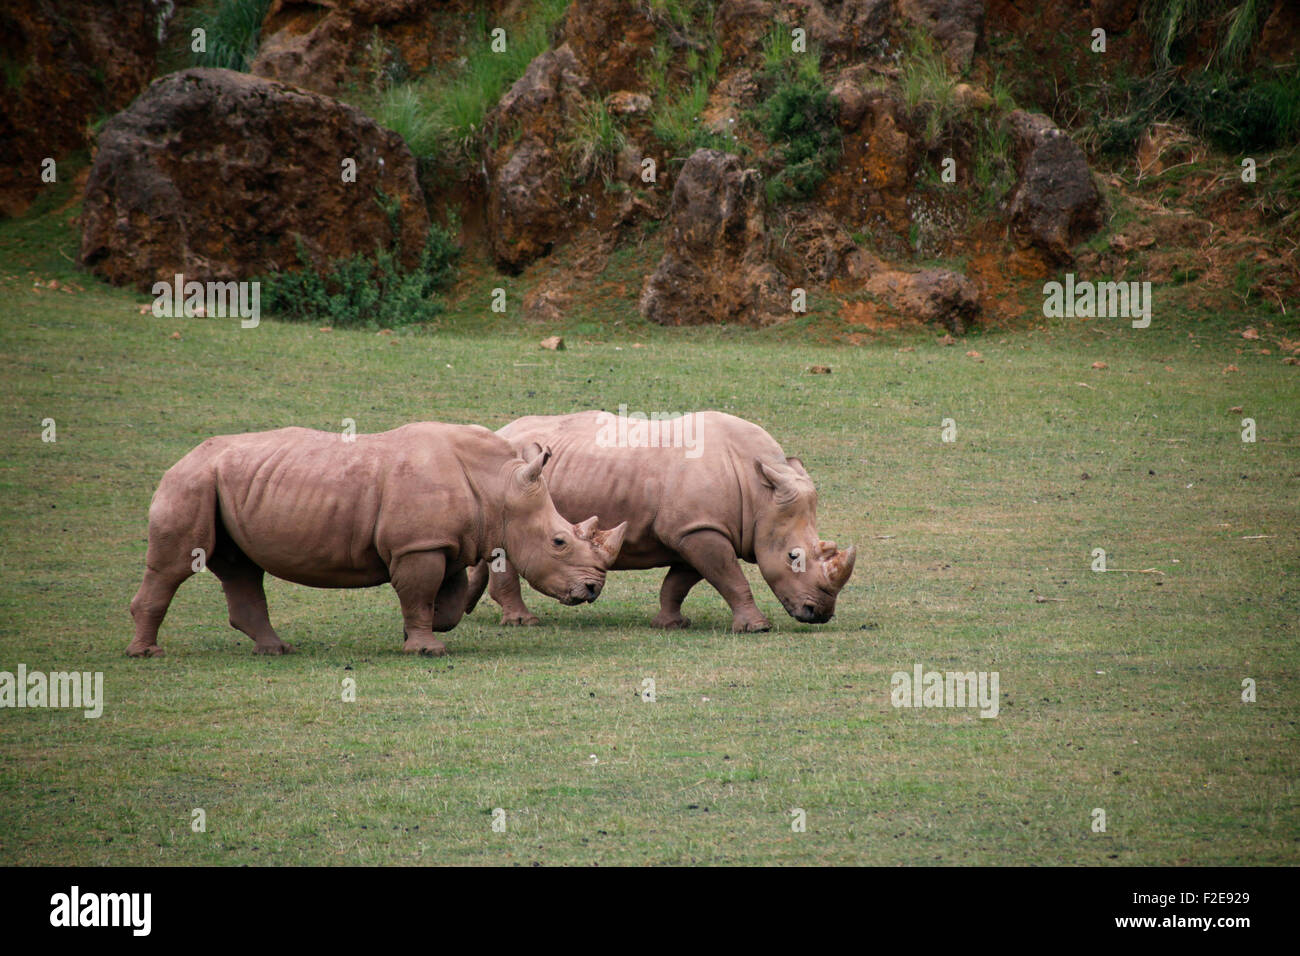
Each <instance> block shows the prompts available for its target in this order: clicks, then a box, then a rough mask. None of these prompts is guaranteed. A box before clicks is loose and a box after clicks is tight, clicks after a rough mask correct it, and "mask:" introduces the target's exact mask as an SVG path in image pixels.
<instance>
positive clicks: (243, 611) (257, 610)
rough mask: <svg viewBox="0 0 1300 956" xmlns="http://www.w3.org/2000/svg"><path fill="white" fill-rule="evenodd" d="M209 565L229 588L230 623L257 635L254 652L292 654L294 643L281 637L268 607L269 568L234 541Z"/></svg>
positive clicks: (248, 633) (227, 590)
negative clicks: (264, 581)
mask: <svg viewBox="0 0 1300 956" xmlns="http://www.w3.org/2000/svg"><path fill="white" fill-rule="evenodd" d="M228 552H234V553H233V554H232V553H228ZM208 567H209V568H210V569H211V571H212V573H213V574H215V575H216V576H217V579H218V580H220V581H221V589H222V590H223V591H225V592H226V607H227V608H228V609H229V611H230V626H231V627H233V628H235V629H236V630H239V631H243V632H244V633H245V634H247V635H248V636H249V637H251V638H252V639H253V653H254V654H270V655H278V654H292V653H293V647H292V646H291V645H289V644H286V643H285V642H284V641H282V640H280V635H279V634H276V633H275V628H273V627H272V626H271V617H270V615H269V614H268V613H267V609H266V590H265V589H264V588H263V587H262V579H263V577H264V576H265V572H264V571H263V570H262V569H261V568H259V567H258V566H257V565H256V564H254V563H253V562H252V561H250V560H249V559H248V558H247V557H245V556H244V554H243V552H241V551H239V549H238V548H236V547H235V545H234V543H233V542H232V543H230V544H229V545H226V546H223V547H219V548H218V551H217V553H216V554H215V555H213V556H212V559H211V560H210V561H209V562H208Z"/></svg>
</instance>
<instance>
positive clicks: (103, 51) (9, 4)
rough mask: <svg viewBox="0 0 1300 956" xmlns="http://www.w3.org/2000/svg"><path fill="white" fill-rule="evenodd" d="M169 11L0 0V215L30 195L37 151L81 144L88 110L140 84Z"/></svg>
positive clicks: (120, 102) (130, 3) (147, 0)
mask: <svg viewBox="0 0 1300 956" xmlns="http://www.w3.org/2000/svg"><path fill="white" fill-rule="evenodd" d="M171 9H172V7H171V4H164V3H159V2H154V0H61V2H59V3H51V2H49V0H5V3H4V4H3V6H2V7H0V57H3V59H4V61H5V63H6V64H8V75H7V76H6V77H5V79H4V81H3V86H4V93H3V96H0V156H3V157H4V160H3V162H0V217H3V216H14V215H18V214H19V213H21V212H22V211H23V210H24V209H26V208H27V206H28V205H29V204H30V203H31V201H32V199H34V198H35V196H36V194H37V193H38V192H39V191H40V190H41V188H42V185H43V183H42V180H41V172H42V167H41V164H42V162H43V161H44V160H45V159H46V158H51V159H55V160H59V159H62V158H63V157H64V156H66V155H67V154H69V153H71V152H75V151H76V150H79V149H84V148H85V147H86V146H87V144H88V141H89V137H88V134H87V125H88V124H89V123H90V122H91V121H92V120H94V119H95V117H96V115H97V114H99V113H100V112H101V111H108V112H116V111H117V110H120V109H121V108H122V107H124V106H125V105H126V104H127V103H129V102H131V100H132V98H134V97H135V96H136V94H138V93H139V92H140V91H141V90H143V89H144V88H145V86H147V85H148V83H149V77H150V76H151V75H152V74H153V68H154V60H155V58H156V57H157V53H158V43H159V39H160V37H161V36H162V34H163V30H164V28H165V27H166V24H167V19H168V15H169V14H170V13H171Z"/></svg>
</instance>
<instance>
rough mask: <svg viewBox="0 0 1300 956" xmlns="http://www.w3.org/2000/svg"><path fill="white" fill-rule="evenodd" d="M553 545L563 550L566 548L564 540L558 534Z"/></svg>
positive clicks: (552, 542) (553, 539)
mask: <svg viewBox="0 0 1300 956" xmlns="http://www.w3.org/2000/svg"><path fill="white" fill-rule="evenodd" d="M551 544H553V545H555V546H556V547H557V548H562V547H564V539H563V538H561V537H560V536H559V535H558V534H557V535H556V536H555V537H554V538H552V539H551Z"/></svg>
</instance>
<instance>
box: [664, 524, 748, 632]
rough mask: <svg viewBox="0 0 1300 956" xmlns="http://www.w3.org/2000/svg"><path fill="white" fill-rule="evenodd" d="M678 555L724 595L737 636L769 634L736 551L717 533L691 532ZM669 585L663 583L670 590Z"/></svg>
mask: <svg viewBox="0 0 1300 956" xmlns="http://www.w3.org/2000/svg"><path fill="white" fill-rule="evenodd" d="M677 551H678V553H679V554H680V555H681V556H682V557H684V558H685V559H686V560H687V561H689V562H690V564H691V566H692V567H694V568H695V570H696V571H698V572H699V573H700V574H701V575H702V576H703V577H704V580H706V581H708V582H709V583H710V584H712V585H713V586H714V587H715V588H717V589H718V593H719V594H721V595H722V597H723V599H724V600H725V601H726V602H727V605H728V606H729V607H730V608H731V629H732V630H733V631H735V632H737V633H741V632H750V631H767V630H770V629H771V627H772V624H771V622H770V621H768V619H767V618H765V617H764V616H763V612H762V611H760V610H759V609H758V605H757V604H755V603H754V594H753V592H752V591H750V590H749V582H748V581H746V580H745V572H744V571H742V570H741V569H740V561H739V559H738V558H737V557H736V549H735V548H733V547H732V546H731V542H730V541H728V540H727V539H726V538H725V537H724V536H723V535H721V534H719V533H718V532H717V531H707V530H706V531H692V532H691V533H690V534H688V535H687V536H686V537H684V538H683V539H682V540H681V543H680V544H679V545H678V547H677ZM667 583H668V582H667V581H665V582H664V584H665V586H667Z"/></svg>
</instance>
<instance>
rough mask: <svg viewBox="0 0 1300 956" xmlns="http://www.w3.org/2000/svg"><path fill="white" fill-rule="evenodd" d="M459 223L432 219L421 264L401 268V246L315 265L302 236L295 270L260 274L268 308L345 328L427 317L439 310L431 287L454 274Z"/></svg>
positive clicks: (289, 316)
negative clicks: (321, 266)
mask: <svg viewBox="0 0 1300 956" xmlns="http://www.w3.org/2000/svg"><path fill="white" fill-rule="evenodd" d="M457 231H458V229H457V223H456V221H455V220H454V219H453V220H452V221H451V222H450V223H449V224H448V225H447V226H446V227H443V226H439V225H436V224H435V225H433V226H431V227H430V229H429V235H428V238H427V241H426V242H425V246H424V249H423V250H422V251H421V253H420V261H419V264H418V265H417V266H416V267H415V268H414V269H409V270H408V269H404V268H403V267H402V264H401V252H402V250H401V247H400V244H398V245H397V246H396V247H395V248H393V249H391V250H390V249H377V250H376V251H375V255H374V256H373V257H369V256H365V255H362V254H357V255H355V256H351V257H348V258H346V259H337V260H335V261H334V262H333V263H331V264H330V265H329V266H328V267H326V268H325V269H323V270H321V269H318V268H317V267H316V266H315V265H314V264H313V263H312V261H311V259H310V257H309V256H308V255H307V252H306V249H304V248H303V245H302V243H301V241H299V243H298V260H299V262H301V263H302V266H303V267H302V269H300V270H299V271H297V272H277V273H272V274H271V275H270V276H267V277H265V278H264V279H263V280H262V287H263V295H264V300H265V303H266V309H267V311H268V312H271V313H273V314H276V315H278V316H280V317H281V318H285V319H289V320H293V321H307V322H325V323H326V324H329V325H333V326H337V327H339V328H346V327H349V326H353V327H356V326H361V327H366V328H396V327H397V326H401V325H411V324H414V323H418V322H428V321H430V320H431V319H433V318H434V317H435V316H437V315H438V314H439V313H440V312H441V311H442V303H441V302H440V301H438V299H436V298H435V297H434V293H435V292H437V291H438V290H439V289H442V288H444V287H445V286H446V285H447V284H448V283H449V282H450V281H451V279H452V277H453V276H454V275H455V263H456V260H457V258H458V257H459V256H460V252H461V249H460V246H459V245H458V244H457V242H456V233H457Z"/></svg>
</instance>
